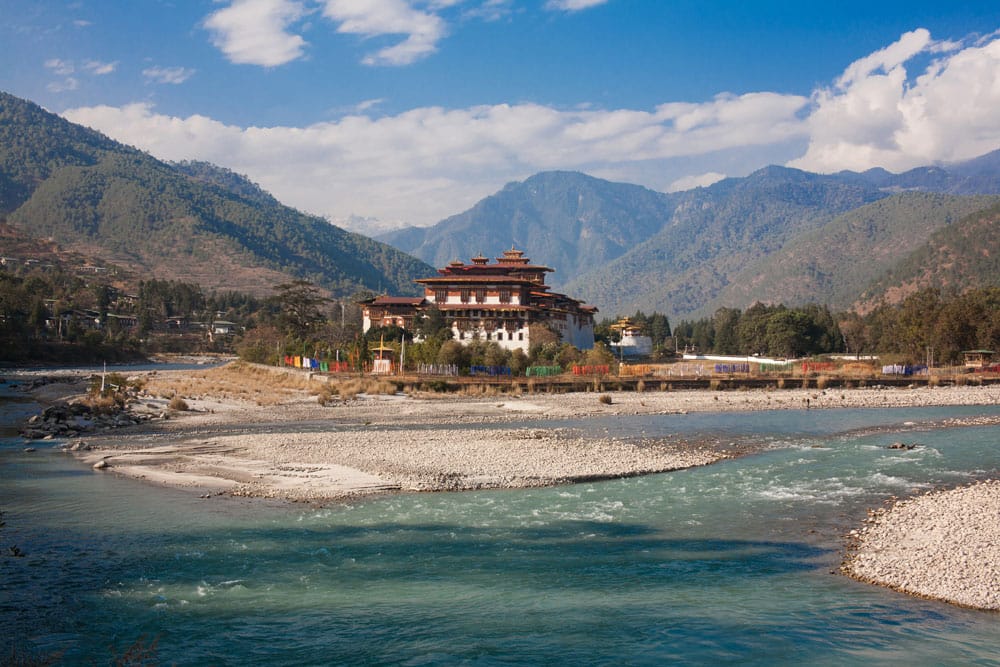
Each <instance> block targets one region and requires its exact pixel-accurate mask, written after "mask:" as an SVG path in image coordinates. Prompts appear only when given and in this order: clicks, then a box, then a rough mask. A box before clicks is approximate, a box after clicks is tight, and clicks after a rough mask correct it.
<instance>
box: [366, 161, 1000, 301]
mask: <svg viewBox="0 0 1000 667" xmlns="http://www.w3.org/2000/svg"><path fill="white" fill-rule="evenodd" d="M997 194H1000V151H996V152H993V153H990V154H988V155H984V156H982V157H980V158H976V159H974V160H970V161H968V162H963V163H960V164H954V165H948V166H947V167H942V166H932V167H923V168H918V169H913V170H911V171H908V172H905V173H902V174H892V173H890V172H888V171H885V170H883V169H872V170H869V171H866V172H863V173H856V172H840V173H837V174H829V175H822V174H814V173H809V172H805V171H800V170H797V169H789V168H785V167H776V166H770V167H765V168H763V169H760V170H758V171H756V172H754V173H752V174H750V175H749V176H746V177H743V178H727V179H724V180H722V181H720V182H718V183H715V184H713V185H711V186H708V187H703V188H696V189H693V190H688V191H685V192H678V193H669V194H668V193H660V192H655V191H653V190H649V189H646V188H643V187H640V186H636V185H630V184H624V183H614V182H610V181H606V180H602V179H598V178H593V177H591V176H587V175H585V174H581V173H577V172H544V173H540V174H536V175H534V176H532V177H530V178H528V179H526V180H525V181H523V182H517V183H510V184H508V185H507V186H505V187H504V188H503V189H502V190H500V191H499V192H498V193H496V194H494V195H491V196H489V197H486V198H485V199H483V200H482V201H480V202H479V203H477V204H476V205H475V206H473V207H472V208H471V209H469V210H468V211H465V212H464V213H460V214H458V215H455V216H452V217H449V218H446V219H445V220H442V221H441V222H439V223H437V224H436V225H433V226H431V227H425V228H412V227H411V228H406V229H402V230H397V231H394V232H390V233H387V234H383V235H380V236H379V237H378V238H379V240H382V241H385V242H387V243H390V244H392V245H394V246H396V247H397V248H399V249H401V250H404V251H406V252H409V253H412V254H414V255H416V256H417V257H419V258H421V259H423V260H424V261H427V262H429V263H431V264H434V265H436V266H442V265H444V264H446V263H447V262H449V261H451V260H454V259H457V258H458V259H464V258H468V257H471V256H473V255H475V254H477V253H479V252H491V251H492V252H496V251H498V250H499V249H502V248H506V247H509V246H511V245H515V246H518V247H520V248H522V249H524V250H526V251H527V253H528V254H529V255H530V256H531V257H532V259H533V260H535V261H538V262H540V263H543V264H546V265H548V266H551V267H553V268H554V269H555V270H556V272H555V273H554V274H552V282H553V285H554V286H555V287H558V288H560V289H562V290H564V291H566V292H567V293H568V294H570V295H572V296H574V297H577V298H581V299H584V300H586V301H588V302H589V303H592V304H594V305H596V306H597V307H598V308H599V309H600V310H601V311H602V312H603V313H605V314H608V315H609V316H612V315H614V314H616V313H617V314H626V313H631V312H634V311H635V310H644V311H652V310H655V311H659V312H664V313H667V314H669V315H670V316H671V317H675V318H676V317H697V316H704V315H708V314H711V313H712V312H714V311H715V310H716V309H717V308H719V307H722V306H729V307H739V308H744V307H747V306H748V305H750V304H752V303H753V302H755V301H762V302H765V303H785V304H786V305H798V304H802V303H806V302H817V303H825V304H828V305H830V306H832V307H834V308H836V309H848V308H852V307H855V306H860V304H861V303H862V302H868V303H870V302H872V300H873V299H875V300H877V299H878V298H880V297H881V295H883V294H888V295H890V297H900V296H901V295H905V293H907V290H908V288H907V287H906V286H904V285H902V284H898V285H896V284H889V283H888V282H886V280H888V277H889V276H894V275H897V274H898V275H899V276H900V280H901V279H902V274H901V273H899V272H900V271H901V268H897V265H898V266H899V267H903V266H906V265H907V262H911V263H912V261H913V260H911V259H909V257H910V255H911V254H912V253H917V252H923V253H924V255H922V256H926V257H931V255H930V254H927V251H926V250H921V248H922V246H923V244H925V243H928V242H931V240H932V236H933V235H934V233H935V232H937V231H939V230H941V229H943V228H946V227H950V226H957V227H961V226H962V225H964V224H972V223H966V222H965V220H966V219H967V216H970V215H972V214H974V213H976V212H978V211H981V210H984V209H987V208H989V207H990V206H992V205H994V204H995V203H997V202H998V201H1000V198H997V197H996V195H997ZM970 220H971V219H970ZM934 238H935V239H937V238H938V237H934ZM948 238H952V237H948ZM957 252H959V251H958V250H957V249H956V250H952V254H955V253H957ZM995 252H1000V248H995ZM954 261H955V262H956V263H958V264H962V263H963V262H964V261H965V260H964V259H961V258H957V259H955V260H954ZM976 266H978V265H976ZM924 269H925V276H924V278H923V279H922V280H923V282H928V281H930V283H932V284H935V281H936V280H938V279H937V278H936V275H937V274H936V269H935V267H924ZM966 279H967V281H968V282H967V283H963V284H967V285H968V286H970V287H972V286H985V285H992V284H998V282H1000V274H997V273H993V274H992V275H991V274H988V273H982V274H978V273H977V274H976V275H968V276H966ZM908 280H909V284H910V288H909V289H912V286H913V285H915V284H917V282H919V281H914V280H911V279H908ZM938 282H941V283H942V284H943V283H948V284H952V285H955V284H956V281H954V280H950V281H949V280H945V279H944V278H942V279H941V280H940V281H938ZM873 290H874V291H873ZM879 290H881V291H879Z"/></svg>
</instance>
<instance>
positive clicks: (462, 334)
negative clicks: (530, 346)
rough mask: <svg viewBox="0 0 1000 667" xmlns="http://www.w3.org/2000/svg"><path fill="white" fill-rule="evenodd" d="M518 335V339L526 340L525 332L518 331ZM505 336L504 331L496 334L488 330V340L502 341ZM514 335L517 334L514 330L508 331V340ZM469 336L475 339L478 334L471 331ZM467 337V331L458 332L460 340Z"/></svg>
mask: <svg viewBox="0 0 1000 667" xmlns="http://www.w3.org/2000/svg"><path fill="white" fill-rule="evenodd" d="M516 335H517V340H524V332H523V331H518V332H517V334H516ZM494 336H495V337H494ZM503 336H504V332H503V331H498V332H497V333H496V334H493V333H490V332H488V331H487V332H486V340H497V341H502V340H503V339H504V337H503ZM514 336H515V334H514V332H513V331H508V332H507V340H514ZM468 337H469V340H472V339H474V338H475V337H476V334H475V333H470V334H469V336H468ZM465 338H466V335H465V332H464V331H459V332H458V339H459V340H465Z"/></svg>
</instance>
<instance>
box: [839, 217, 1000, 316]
mask: <svg viewBox="0 0 1000 667" xmlns="http://www.w3.org/2000/svg"><path fill="white" fill-rule="evenodd" d="M932 287H933V288H941V289H943V290H945V291H947V292H951V293H956V292H958V293H960V292H963V291H965V290H969V289H976V288H990V287H1000V203H994V204H993V205H992V206H990V207H989V208H986V209H984V210H982V211H979V212H978V213H974V214H972V215H969V216H967V217H965V218H963V219H961V220H959V221H958V222H956V223H955V224H953V225H949V226H947V227H943V228H941V229H939V230H937V231H936V232H934V233H933V234H932V235H931V236H930V238H929V239H927V240H926V241H925V242H924V243H922V244H920V245H919V246H918V247H917V248H915V249H914V250H913V251H912V252H910V253H909V254H908V255H907V256H906V257H904V258H903V259H902V260H900V261H899V262H897V263H896V264H895V265H894V266H893V267H892V269H891V270H890V271H887V272H886V273H885V275H884V276H883V277H881V278H880V279H879V280H877V281H875V282H874V283H873V284H872V285H871V286H870V287H869V288H868V289H867V290H866V291H865V293H864V294H862V296H861V298H860V299H859V304H858V306H859V308H860V309H861V310H868V309H869V308H871V307H872V306H873V305H875V304H876V303H878V302H880V301H883V300H886V301H889V302H890V303H895V302H898V301H900V300H901V299H903V298H905V297H907V296H908V295H910V294H912V293H914V292H917V291H918V290H921V289H926V288H932Z"/></svg>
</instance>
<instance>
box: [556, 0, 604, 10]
mask: <svg viewBox="0 0 1000 667" xmlns="http://www.w3.org/2000/svg"><path fill="white" fill-rule="evenodd" d="M607 1H608V0H548V2H546V3H545V6H546V8H548V9H555V10H559V11H564V12H578V11H580V10H581V9H590V8H591V7H597V6H598V5H603V4H605V3H606V2H607Z"/></svg>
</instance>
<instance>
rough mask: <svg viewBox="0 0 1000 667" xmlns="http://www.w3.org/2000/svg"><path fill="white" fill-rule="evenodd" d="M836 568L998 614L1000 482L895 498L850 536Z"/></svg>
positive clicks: (911, 592)
mask: <svg viewBox="0 0 1000 667" xmlns="http://www.w3.org/2000/svg"><path fill="white" fill-rule="evenodd" d="M850 537H851V540H852V542H853V544H852V545H851V547H850V549H849V552H848V556H847V558H846V560H845V562H844V564H843V566H842V571H843V572H844V573H845V574H848V575H849V576H851V577H854V578H855V579H859V580H861V581H865V582H868V583H874V584H880V585H882V586H887V587H889V588H893V589H895V590H898V591H902V592H904V593H909V594H912V595H917V596H920V597H926V598H931V599H937V600H945V601H948V602H952V603H955V604H958V605H962V606H965V607H973V608H976V609H989V610H1000V481H998V480H990V481H986V482H981V483H977V484H973V485H971V486H967V487H961V488H957V489H952V490H949V491H933V492H930V493H928V494H925V495H922V496H917V497H915V498H910V499H908V500H901V501H898V502H896V503H895V504H893V505H892V506H891V507H889V508H885V509H879V510H874V511H871V512H870V513H869V517H868V520H867V522H866V524H865V526H864V527H863V528H861V529H859V530H857V531H852V534H851V536H850Z"/></svg>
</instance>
